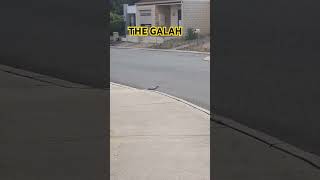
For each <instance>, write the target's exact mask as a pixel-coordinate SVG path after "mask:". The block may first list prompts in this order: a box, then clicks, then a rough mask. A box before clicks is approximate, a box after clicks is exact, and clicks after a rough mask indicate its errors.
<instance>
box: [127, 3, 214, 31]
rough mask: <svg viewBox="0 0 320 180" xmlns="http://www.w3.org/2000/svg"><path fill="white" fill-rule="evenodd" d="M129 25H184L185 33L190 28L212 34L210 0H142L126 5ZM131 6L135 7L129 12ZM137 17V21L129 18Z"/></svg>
mask: <svg viewBox="0 0 320 180" xmlns="http://www.w3.org/2000/svg"><path fill="white" fill-rule="evenodd" d="M125 6H126V8H125V11H124V12H125V14H124V16H125V17H126V21H127V25H129V24H130V23H131V24H134V25H136V26H167V27H169V26H182V27H183V30H184V33H183V34H184V35H186V33H187V30H188V29H189V28H192V29H199V30H200V33H199V34H202V35H209V34H210V0H140V1H138V2H136V3H135V5H134V6H127V5H125ZM129 8H131V9H134V11H131V13H129V11H128V10H129ZM128 16H130V17H131V18H132V17H135V21H133V20H132V19H131V20H130V22H129V20H128V18H127V17H128Z"/></svg>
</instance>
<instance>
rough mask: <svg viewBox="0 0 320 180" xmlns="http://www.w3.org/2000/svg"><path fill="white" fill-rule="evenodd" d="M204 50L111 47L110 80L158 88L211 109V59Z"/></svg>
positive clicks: (135, 85)
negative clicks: (155, 49)
mask: <svg viewBox="0 0 320 180" xmlns="http://www.w3.org/2000/svg"><path fill="white" fill-rule="evenodd" d="M207 56H208V55H206V54H193V53H181V52H163V51H149V50H142V49H118V48H111V49H110V57H111V58H110V66H111V67H110V78H111V82H115V83H120V84H124V85H128V86H132V87H136V88H141V89H147V88H152V87H155V86H159V88H158V89H157V90H158V91H161V92H164V93H167V94H170V95H173V96H176V97H179V98H182V99H184V100H187V101H189V102H191V103H194V104H196V105H198V106H200V107H202V108H205V109H207V110H209V109H210V62H209V61H204V60H203V59H204V58H205V57H207Z"/></svg>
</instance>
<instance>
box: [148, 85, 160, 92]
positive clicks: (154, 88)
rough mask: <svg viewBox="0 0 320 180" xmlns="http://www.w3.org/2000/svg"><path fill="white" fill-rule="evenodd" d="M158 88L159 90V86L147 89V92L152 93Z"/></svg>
mask: <svg viewBox="0 0 320 180" xmlns="http://www.w3.org/2000/svg"><path fill="white" fill-rule="evenodd" d="M158 88H159V86H156V87H152V88H148V90H152V91H154V90H156V89H158Z"/></svg>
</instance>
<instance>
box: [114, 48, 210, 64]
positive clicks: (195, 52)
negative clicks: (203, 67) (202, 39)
mask: <svg viewBox="0 0 320 180" xmlns="http://www.w3.org/2000/svg"><path fill="white" fill-rule="evenodd" d="M110 48H116V49H140V50H147V51H162V52H179V53H192V54H207V55H210V53H209V52H201V51H183V50H174V49H152V48H133V47H120V46H110ZM206 61H208V60H206Z"/></svg>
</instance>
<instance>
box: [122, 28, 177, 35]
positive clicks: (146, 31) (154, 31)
mask: <svg viewBox="0 0 320 180" xmlns="http://www.w3.org/2000/svg"><path fill="white" fill-rule="evenodd" d="M182 29H183V28H182V26H174V27H156V26H151V27H147V26H128V34H129V35H130V36H182V32H183V30H182Z"/></svg>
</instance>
